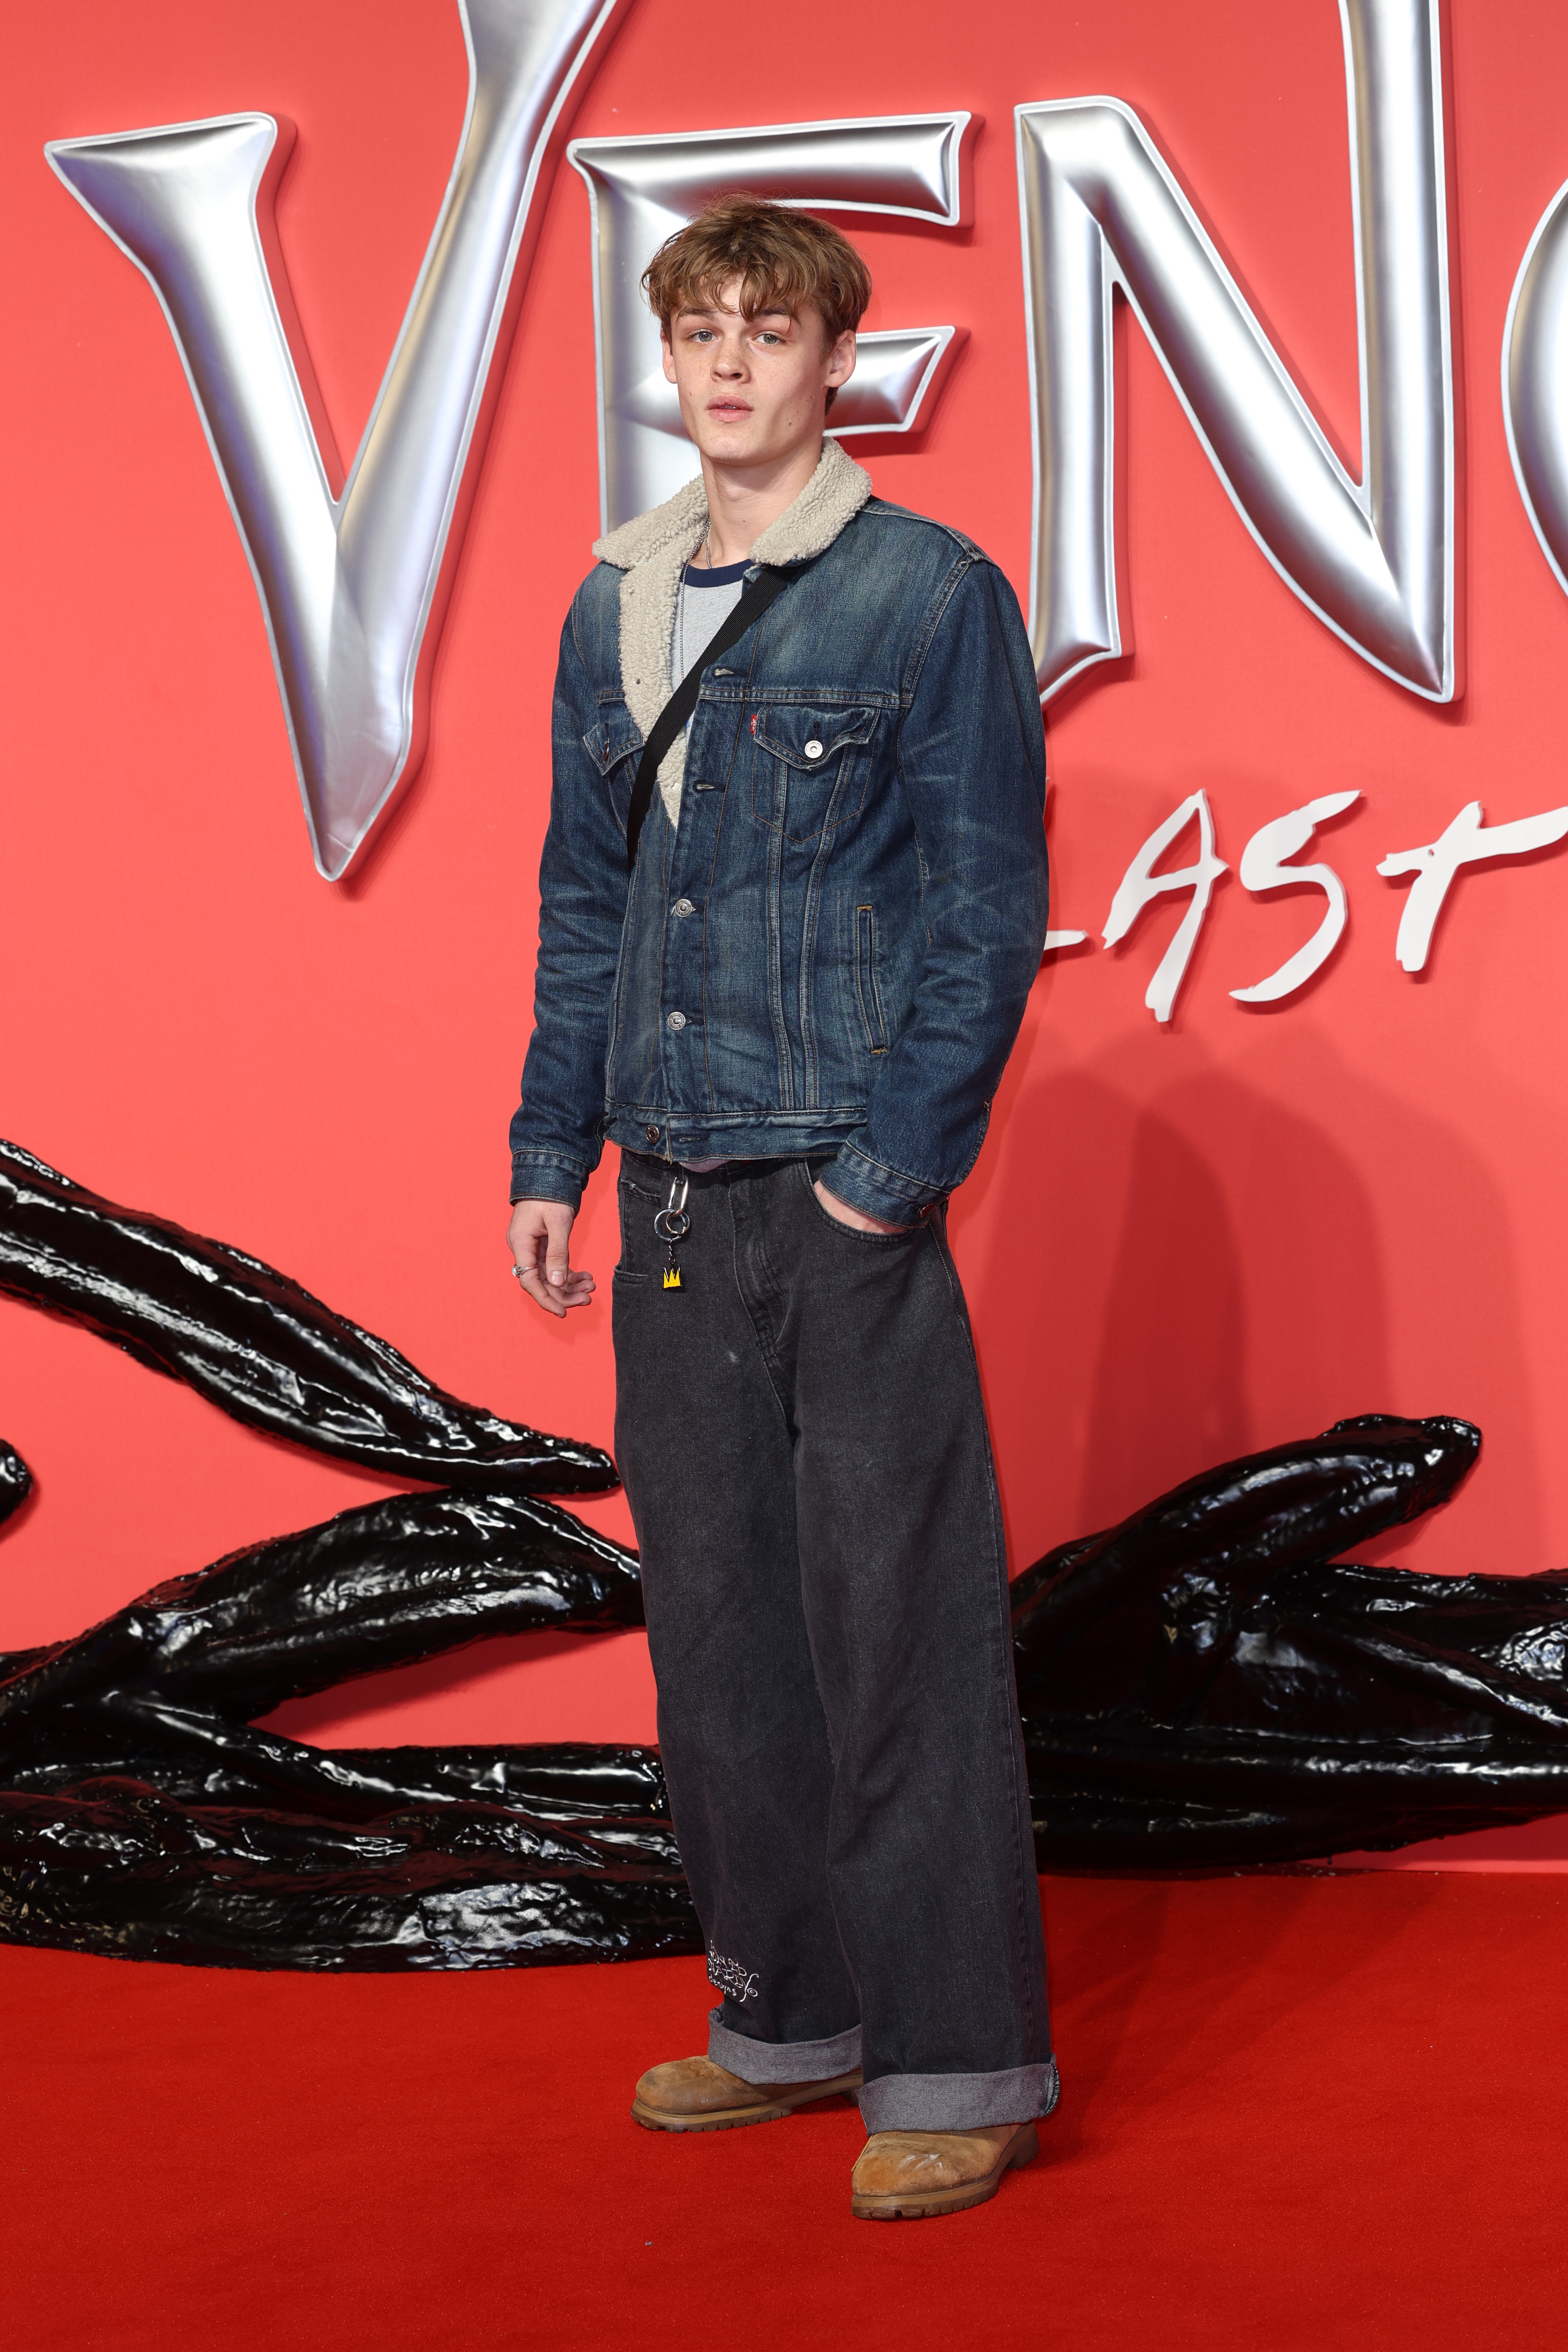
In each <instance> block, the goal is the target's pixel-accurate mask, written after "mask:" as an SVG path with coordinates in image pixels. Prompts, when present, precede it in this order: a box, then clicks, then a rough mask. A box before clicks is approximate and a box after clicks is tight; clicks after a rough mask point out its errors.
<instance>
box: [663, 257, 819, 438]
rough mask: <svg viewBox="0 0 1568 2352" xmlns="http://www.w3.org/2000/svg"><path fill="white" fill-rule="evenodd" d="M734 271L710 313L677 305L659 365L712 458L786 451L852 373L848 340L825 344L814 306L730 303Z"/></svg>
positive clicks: (815, 427)
mask: <svg viewBox="0 0 1568 2352" xmlns="http://www.w3.org/2000/svg"><path fill="white" fill-rule="evenodd" d="M740 290H741V284H740V280H739V278H737V279H735V281H734V282H733V283H732V284H731V285H729V286H726V287H724V288H723V289H721V292H720V293H719V294H718V295H717V296H716V297H715V298H714V301H713V306H712V307H711V308H710V309H708V310H679V311H677V313H676V315H675V317H674V318H673V319H671V320H670V322H669V339H668V341H667V342H666V343H665V345H664V372H665V374H666V375H667V376H668V379H669V381H670V383H673V384H674V385H675V386H676V388H677V390H678V391H679V394H680V415H681V421H682V423H683V424H684V425H685V426H686V429H687V431H688V433H689V434H690V436H691V438H692V439H693V441H695V442H696V444H697V446H698V448H699V449H700V451H701V453H702V455H703V456H704V457H708V458H711V459H712V460H713V462H714V463H715V464H717V465H731V466H747V465H759V464H763V465H765V464H767V463H769V462H771V461H773V460H776V459H779V458H782V457H789V456H790V454H791V453H792V452H793V451H794V450H795V449H797V448H800V447H803V446H806V445H808V444H809V443H810V442H812V441H813V440H815V439H816V436H818V435H819V434H820V433H821V431H822V408H823V401H824V399H825V397H826V394H827V392H828V390H829V389H830V388H836V387H837V385H839V384H841V383H847V382H848V380H849V378H850V376H851V375H852V374H853V373H854V372H855V338H854V335H853V334H843V335H840V336H839V338H838V341H837V342H836V343H834V344H832V345H830V346H829V345H826V344H825V341H824V336H823V326H822V318H821V314H820V312H819V311H818V310H816V308H815V306H814V305H812V304H809V303H808V304H805V306H803V308H802V309H800V310H795V311H790V310H759V311H758V312H757V313H756V314H755V316H754V317H752V318H750V319H743V318H742V316H741V313H740V311H739V310H738V309H737V308H736V307H735V305H736V300H737V298H738V296H739V294H740Z"/></svg>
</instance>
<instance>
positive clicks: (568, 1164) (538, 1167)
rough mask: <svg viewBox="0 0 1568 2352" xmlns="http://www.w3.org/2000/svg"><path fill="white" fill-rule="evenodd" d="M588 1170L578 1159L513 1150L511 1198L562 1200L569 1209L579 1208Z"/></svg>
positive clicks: (540, 1152) (555, 1153)
mask: <svg viewBox="0 0 1568 2352" xmlns="http://www.w3.org/2000/svg"><path fill="white" fill-rule="evenodd" d="M588 1172H589V1171H588V1170H587V1169H586V1168H584V1165H583V1162H582V1161H581V1160H568V1159H566V1158H565V1157H564V1155H563V1154H562V1153H560V1152H555V1151H514V1152H513V1153H512V1155H511V1197H512V1199H513V1200H514V1201H563V1202H565V1204H566V1206H567V1207H568V1208H569V1209H576V1208H578V1207H580V1206H581V1204H582V1200H583V1187H584V1184H585V1183H586V1182H587V1181H588Z"/></svg>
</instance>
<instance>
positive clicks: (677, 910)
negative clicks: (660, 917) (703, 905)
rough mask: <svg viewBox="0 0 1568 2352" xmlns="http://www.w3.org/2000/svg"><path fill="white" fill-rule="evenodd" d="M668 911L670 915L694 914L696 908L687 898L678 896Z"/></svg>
mask: <svg viewBox="0 0 1568 2352" xmlns="http://www.w3.org/2000/svg"><path fill="white" fill-rule="evenodd" d="M669 911H670V913H671V914H672V915H694V914H695V913H696V912H697V909H696V908H695V907H694V906H693V905H692V903H691V901H690V899H689V898H678V899H677V900H676V902H675V904H674V906H673V907H672V908H670V910H669Z"/></svg>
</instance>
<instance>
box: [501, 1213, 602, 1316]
mask: <svg viewBox="0 0 1568 2352" xmlns="http://www.w3.org/2000/svg"><path fill="white" fill-rule="evenodd" d="M576 1214H577V1212H576V1210H575V1209H569V1208H568V1207H567V1205H566V1203H565V1202H564V1201H514V1202H512V1205H511V1223H510V1225H508V1227H507V1229H506V1242H507V1247H508V1249H510V1252H511V1255H512V1263H513V1265H516V1266H517V1267H518V1268H519V1271H520V1276H521V1278H520V1280H519V1282H518V1288H519V1289H520V1290H526V1291H527V1293H528V1295H529V1297H531V1299H532V1300H533V1303H534V1305H535V1306H536V1307H543V1309H544V1311H545V1313H546V1314H547V1315H564V1314H565V1312H566V1309H567V1308H568V1307H586V1306H587V1304H588V1301H589V1300H590V1299H591V1298H592V1297H593V1296H594V1277H593V1276H592V1275H591V1274H589V1273H587V1272H586V1271H585V1270H584V1269H582V1268H578V1269H576V1270H575V1271H574V1268H573V1265H572V1257H571V1250H570V1247H569V1244H570V1242H571V1237H572V1221H573V1219H574V1217H575V1216H576Z"/></svg>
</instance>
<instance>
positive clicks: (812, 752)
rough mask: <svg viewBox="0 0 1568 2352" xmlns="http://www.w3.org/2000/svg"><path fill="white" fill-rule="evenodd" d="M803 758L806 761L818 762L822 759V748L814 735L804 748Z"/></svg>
mask: <svg viewBox="0 0 1568 2352" xmlns="http://www.w3.org/2000/svg"><path fill="white" fill-rule="evenodd" d="M805 756H806V758H807V759H808V760H820V759H821V757H822V746H821V744H820V743H819V742H818V741H817V740H816V736H815V735H814V736H813V737H812V739H811V740H810V742H809V743H808V744H807V745H806V747H805Z"/></svg>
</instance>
